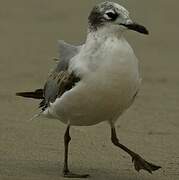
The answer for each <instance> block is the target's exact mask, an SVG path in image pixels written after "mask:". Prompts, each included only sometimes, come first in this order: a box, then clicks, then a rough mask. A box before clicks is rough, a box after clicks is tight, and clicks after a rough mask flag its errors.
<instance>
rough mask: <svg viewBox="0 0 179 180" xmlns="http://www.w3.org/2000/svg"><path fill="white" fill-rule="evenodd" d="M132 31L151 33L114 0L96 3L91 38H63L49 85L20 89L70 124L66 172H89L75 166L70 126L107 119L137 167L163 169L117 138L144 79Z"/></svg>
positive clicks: (49, 114) (117, 143) (116, 141)
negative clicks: (121, 119) (129, 39)
mask: <svg viewBox="0 0 179 180" xmlns="http://www.w3.org/2000/svg"><path fill="white" fill-rule="evenodd" d="M127 30H133V31H136V32H139V33H142V34H149V32H148V30H147V29H146V28H145V27H144V26H142V25H139V24H138V23H135V22H133V21H132V19H131V18H130V16H129V12H128V11H127V10H126V9H125V8H124V7H123V6H121V5H119V4H117V3H114V2H109V1H107V2H102V3H100V4H98V5H96V6H95V7H94V8H93V9H92V11H91V13H90V15H89V17H88V33H87V38H86V41H85V43H84V44H82V45H79V46H73V45H70V44H68V43H66V42H64V41H61V40H60V41H59V42H58V43H59V53H60V55H59V60H58V59H55V60H57V61H58V63H57V65H56V67H55V68H54V69H53V71H52V72H51V73H50V75H49V77H48V79H47V81H46V83H45V85H44V87H43V88H42V89H37V90H35V91H33V92H20V93H17V95H18V96H22V97H26V98H35V99H42V102H41V103H40V108H41V110H42V112H41V113H40V115H42V116H44V117H47V118H50V119H58V120H60V121H61V122H63V123H64V124H66V126H67V128H66V132H65V135H64V148H65V152H64V168H63V176H64V177H67V178H86V177H88V175H87V174H82V175H81V174H74V173H72V172H71V171H70V170H69V167H68V147H69V142H70V140H71V137H70V127H71V126H92V125H96V124H98V123H100V122H103V121H106V122H107V123H108V124H109V126H110V128H111V141H112V143H113V144H114V145H115V146H117V147H118V148H120V149H122V150H123V151H125V152H126V153H128V154H129V156H131V158H132V162H133V163H134V167H135V169H136V170H137V171H140V170H142V169H143V170H146V171H148V172H149V173H152V172H153V171H155V170H158V169H160V168H161V167H160V166H157V165H155V164H153V163H149V162H147V161H146V160H144V159H143V158H142V157H141V156H140V155H138V154H137V153H135V152H133V151H132V150H130V149H129V148H128V147H126V146H125V145H123V144H121V143H120V141H119V139H118V138H117V133H116V128H115V124H116V121H117V120H118V117H119V116H120V115H121V114H122V113H123V112H124V111H125V110H126V109H128V108H129V107H130V106H131V105H132V104H133V102H134V99H135V97H136V95H137V94H138V92H139V88H140V84H141V77H140V75H139V68H138V59H137V58H136V56H135V54H134V51H133V49H132V48H131V46H130V45H129V43H128V42H127V41H126V39H125V38H124V32H125V31H127Z"/></svg>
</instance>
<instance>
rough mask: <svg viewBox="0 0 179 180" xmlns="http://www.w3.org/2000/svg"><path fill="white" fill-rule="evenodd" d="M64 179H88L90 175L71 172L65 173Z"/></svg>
mask: <svg viewBox="0 0 179 180" xmlns="http://www.w3.org/2000/svg"><path fill="white" fill-rule="evenodd" d="M63 177H64V178H88V177H89V175H88V174H74V173H71V172H69V171H67V172H64V173H63Z"/></svg>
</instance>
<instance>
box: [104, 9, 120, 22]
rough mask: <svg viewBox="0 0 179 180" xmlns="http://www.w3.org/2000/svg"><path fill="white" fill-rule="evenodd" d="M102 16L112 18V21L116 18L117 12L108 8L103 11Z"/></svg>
mask: <svg viewBox="0 0 179 180" xmlns="http://www.w3.org/2000/svg"><path fill="white" fill-rule="evenodd" d="M104 17H105V19H107V20H113V21H114V20H116V19H117V17H118V14H117V13H116V12H115V11H113V10H108V11H106V12H105V14H104Z"/></svg>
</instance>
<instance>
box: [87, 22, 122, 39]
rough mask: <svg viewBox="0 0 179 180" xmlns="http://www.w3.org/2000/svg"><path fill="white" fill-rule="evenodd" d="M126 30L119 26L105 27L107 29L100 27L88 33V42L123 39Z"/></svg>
mask: <svg viewBox="0 0 179 180" xmlns="http://www.w3.org/2000/svg"><path fill="white" fill-rule="evenodd" d="M124 30H125V29H124V28H119V26H116V25H114V26H111V25H109V26H105V27H100V28H99V29H97V30H96V31H88V35H87V40H86V41H87V42H88V41H91V40H95V41H105V40H106V39H108V38H113V37H115V38H118V39H120V38H122V37H123V32H124Z"/></svg>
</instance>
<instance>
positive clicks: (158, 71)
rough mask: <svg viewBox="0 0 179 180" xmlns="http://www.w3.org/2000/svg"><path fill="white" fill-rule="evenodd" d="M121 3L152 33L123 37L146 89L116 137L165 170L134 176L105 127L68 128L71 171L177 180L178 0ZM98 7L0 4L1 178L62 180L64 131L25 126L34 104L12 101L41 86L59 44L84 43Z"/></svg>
mask: <svg viewBox="0 0 179 180" xmlns="http://www.w3.org/2000/svg"><path fill="white" fill-rule="evenodd" d="M98 2H99V1H98ZM120 2H121V3H122V4H123V5H124V6H126V7H127V8H128V9H129V10H130V12H131V16H133V17H134V18H133V19H135V21H137V22H139V23H141V24H143V25H146V26H147V27H148V29H149V30H150V36H143V35H140V34H138V33H135V32H128V33H126V37H127V39H128V40H129V42H130V43H131V45H132V46H133V48H134V49H135V52H136V55H137V56H138V58H139V59H140V67H141V73H142V77H143V84H142V87H141V91H140V93H139V96H138V98H137V99H136V101H135V103H134V105H133V106H132V107H131V108H130V109H129V110H128V111H127V112H126V113H125V114H124V115H123V116H122V117H121V118H120V119H119V121H118V123H117V132H118V136H119V137H120V140H121V142H122V143H124V144H126V145H127V146H128V147H130V148H132V149H133V150H135V151H136V152H138V153H140V154H141V155H142V156H143V157H145V159H147V160H149V161H151V162H155V163H156V164H158V165H161V166H162V167H163V168H162V169H161V170H160V171H158V172H155V173H154V174H153V175H150V174H148V173H147V172H141V173H137V172H136V171H135V170H134V168H133V165H132V163H131V159H130V158H129V157H128V155H127V154H126V153H124V152H122V151H121V150H119V149H117V148H116V147H114V146H113V145H112V143H111V142H110V128H109V126H108V125H107V124H106V123H102V124H99V125H97V126H94V127H83V128H73V129H72V132H71V134H72V139H73V140H72V142H71V148H70V167H71V169H72V170H73V171H75V172H83V173H90V174H91V179H96V180H109V179H113V180H117V179H118V180H119V179H121V180H178V179H179V143H178V142H179V93H178V92H179V71H178V69H179V59H178V57H179V56H178V55H179V54H178V52H179V51H178V44H179V36H178V28H179V21H178V17H179V14H178V6H179V2H178V1H177V0H171V1H164V0H158V1H154V0H151V1H142V0H140V1H139V0H133V1H124V0H121V1H120ZM95 3H96V1H95V0H91V1H84V0H75V1H69V0H67V1H62V0H52V1H48V0H38V1H35V0H31V1H24V0H16V1H11V0H1V1H0V4H1V6H0V50H1V51H0V101H1V103H0V115H1V117H0V179H2V180H32V179H33V180H34V179H35V180H42V179H43V180H49V179H53V180H57V179H58V180H60V179H63V178H62V177H61V170H62V167H63V150H64V148H63V134H64V131H65V126H64V125H63V124H61V123H60V122H59V121H55V120H47V119H43V118H40V119H39V120H36V121H31V122H29V119H30V118H31V117H32V116H33V115H34V113H35V112H37V105H38V103H39V102H38V101H35V100H26V99H23V98H19V97H16V96H15V92H17V91H22V90H25V91H26V90H33V89H35V88H40V87H42V86H43V84H44V82H45V79H46V78H47V76H48V72H49V70H50V69H51V68H52V67H53V65H54V62H53V61H52V57H55V56H57V43H56V42H57V39H63V40H65V41H67V42H70V43H74V44H78V43H80V42H83V41H84V40H85V36H86V25H87V21H86V19H87V16H88V14H89V11H90V9H91V8H92V6H93V5H94V4H95Z"/></svg>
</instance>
